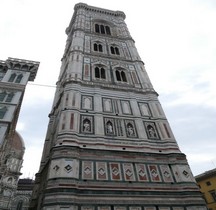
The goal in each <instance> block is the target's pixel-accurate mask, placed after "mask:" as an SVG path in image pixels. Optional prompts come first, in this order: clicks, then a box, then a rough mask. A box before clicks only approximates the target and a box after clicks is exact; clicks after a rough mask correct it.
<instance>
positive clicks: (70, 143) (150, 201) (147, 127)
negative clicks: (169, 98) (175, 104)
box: [31, 3, 206, 210]
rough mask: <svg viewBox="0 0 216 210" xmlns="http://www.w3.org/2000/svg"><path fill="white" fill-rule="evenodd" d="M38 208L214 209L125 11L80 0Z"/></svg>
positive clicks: (38, 186)
mask: <svg viewBox="0 0 216 210" xmlns="http://www.w3.org/2000/svg"><path fill="white" fill-rule="evenodd" d="M66 34H67V36H68V38H67V41H66V47H65V52H64V55H63V58H62V65H61V70H60V74H59V78H58V81H57V89H56V93H55V98H54V102H53V107H52V110H51V113H50V114H49V118H50V121H49V124H48V130H47V135H46V138H45V143H44V149H43V155H42V159H41V164H40V169H39V172H38V173H37V174H36V181H35V187H34V190H33V196H32V201H31V209H35V210H36V209H37V210H60V209H61V210H63V209H64V210H195V209H198V210H206V206H205V202H204V200H203V198H202V197H201V194H200V191H199V188H198V186H197V184H196V182H195V179H194V177H193V175H192V173H191V170H190V167H189V165H188V162H187V160H186V156H185V155H184V154H183V153H182V152H181V151H180V149H179V147H178V144H177V142H176V140H175V137H174V135H173V133H172V130H171V128H170V125H169V123H168V120H167V118H166V116H165V114H164V112H163V109H162V107H161V104H160V102H159V100H158V94H157V92H156V91H155V90H154V88H153V86H152V84H151V81H150V79H149V77H148V75H147V72H146V69H145V65H144V62H143V61H142V60H141V58H140V56H139V54H138V51H137V48H136V46H135V43H134V40H133V39H132V37H131V35H130V33H129V31H128V28H127V25H126V23H125V14H124V13H123V12H121V11H111V10H106V9H102V8H97V7H93V6H89V5H87V4H83V3H79V4H76V5H75V7H74V14H73V16H72V19H71V21H70V24H69V26H68V28H67V29H66Z"/></svg>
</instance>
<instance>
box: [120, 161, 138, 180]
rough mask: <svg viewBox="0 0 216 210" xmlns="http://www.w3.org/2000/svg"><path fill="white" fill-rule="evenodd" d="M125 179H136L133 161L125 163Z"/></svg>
mask: <svg viewBox="0 0 216 210" xmlns="http://www.w3.org/2000/svg"><path fill="white" fill-rule="evenodd" d="M122 165H123V171H124V179H125V181H135V175H134V169H133V165H132V163H123V164H122Z"/></svg>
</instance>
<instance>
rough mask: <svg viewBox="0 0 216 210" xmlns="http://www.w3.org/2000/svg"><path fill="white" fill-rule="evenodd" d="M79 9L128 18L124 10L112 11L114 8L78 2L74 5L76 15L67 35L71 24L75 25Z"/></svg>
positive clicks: (67, 29)
mask: <svg viewBox="0 0 216 210" xmlns="http://www.w3.org/2000/svg"><path fill="white" fill-rule="evenodd" d="M78 9H85V10H86V11H90V12H95V13H100V14H104V15H110V16H115V17H121V18H123V20H124V19H125V18H126V15H125V13H124V12H122V11H112V10H108V9H103V8H99V7H93V6H89V5H88V4H84V3H78V4H76V5H75V6H74V15H73V17H72V19H71V21H70V24H69V26H68V27H67V28H66V31H65V32H66V34H67V35H68V34H69V32H70V30H71V26H72V25H73V23H74V21H75V17H76V15H77V11H78Z"/></svg>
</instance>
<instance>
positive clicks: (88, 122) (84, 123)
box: [80, 115, 94, 134]
mask: <svg viewBox="0 0 216 210" xmlns="http://www.w3.org/2000/svg"><path fill="white" fill-rule="evenodd" d="M80 130H81V133H88V134H93V133H94V118H93V116H88V115H86V116H84V115H81V120H80Z"/></svg>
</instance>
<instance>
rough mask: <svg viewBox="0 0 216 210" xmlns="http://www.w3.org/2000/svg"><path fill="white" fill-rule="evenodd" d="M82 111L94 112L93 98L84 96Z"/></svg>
mask: <svg viewBox="0 0 216 210" xmlns="http://www.w3.org/2000/svg"><path fill="white" fill-rule="evenodd" d="M82 109H86V110H93V97H92V96H85V95H82Z"/></svg>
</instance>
